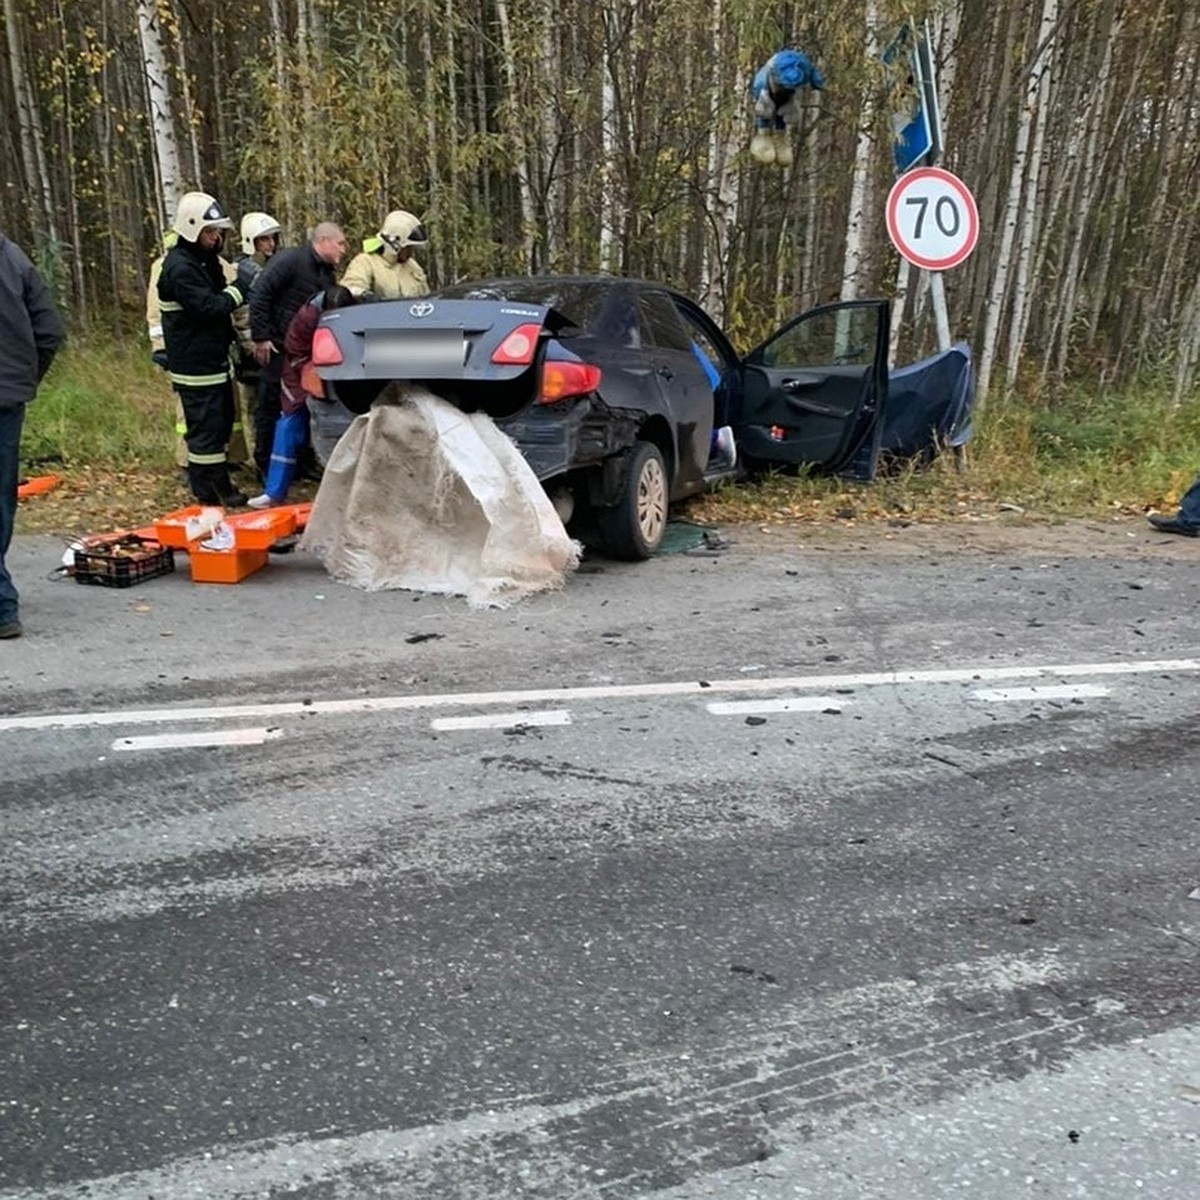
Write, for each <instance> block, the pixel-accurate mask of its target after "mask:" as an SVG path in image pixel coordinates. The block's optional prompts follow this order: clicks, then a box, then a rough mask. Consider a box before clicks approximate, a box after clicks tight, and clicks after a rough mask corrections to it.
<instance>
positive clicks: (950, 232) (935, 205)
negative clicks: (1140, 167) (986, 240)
mask: <svg viewBox="0 0 1200 1200" xmlns="http://www.w3.org/2000/svg"><path fill="white" fill-rule="evenodd" d="M887 227H888V236H889V237H890V238H891V239H892V245H894V246H895V247H896V249H897V250H899V251H900V253H901V254H902V255H903V256H904V257H905V258H907V259H908V261H909V262H910V263H912V264H913V265H914V266H918V267H923V268H924V269H925V270H927V271H946V270H949V269H950V268H951V267H957V266H958V264H959V263H961V262H962V261H963V260H964V259H966V258H967V256H968V255H969V254H970V253H971V251H972V250H974V249H975V244H976V242H978V241H979V210H978V209H977V208H976V206H975V197H974V196H972V195H971V190H970V188H968V187H967V185H966V184H965V183H963V181H962V180H961V179H959V178H958V176H957V175H953V174H951V173H950V172H949V171H946V170H943V169H942V168H941V167H918V168H917V169H916V170H914V171H907V172H905V173H904V174H903V175H901V176H900V178H899V179H897V180H896V182H895V184H894V185H893V186H892V190H891V192H890V193H888V200H887Z"/></svg>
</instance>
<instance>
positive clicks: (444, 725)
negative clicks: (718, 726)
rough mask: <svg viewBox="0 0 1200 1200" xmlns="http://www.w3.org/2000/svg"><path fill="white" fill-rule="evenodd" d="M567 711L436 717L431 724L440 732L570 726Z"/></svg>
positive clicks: (553, 710) (552, 710)
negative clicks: (535, 726)
mask: <svg viewBox="0 0 1200 1200" xmlns="http://www.w3.org/2000/svg"><path fill="white" fill-rule="evenodd" d="M570 723H571V714H570V713H569V712H567V711H566V710H565V709H561V708H560V709H547V710H545V711H543V712H508V713H480V714H479V715H478V716H474V717H435V718H434V719H433V720H432V721H431V722H430V724H431V725H432V726H433V728H434V729H436V730H438V731H439V732H442V731H449V730H454V729H517V728H520V727H521V726H534V725H570Z"/></svg>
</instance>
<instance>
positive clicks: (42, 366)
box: [25, 263, 66, 381]
mask: <svg viewBox="0 0 1200 1200" xmlns="http://www.w3.org/2000/svg"><path fill="white" fill-rule="evenodd" d="M25 308H26V309H27V310H28V312H29V322H30V324H31V325H32V326H33V344H34V346H36V347H37V358H38V380H39V381H40V380H41V378H42V376H43V375H45V374H46V372H47V371H48V370H50V364H51V363H52V362H53V361H54V355H55V354H56V353H57V352H58V348H59V346H61V345H62V343H63V338H64V337H65V336H66V333H65V331H64V329H63V323H62V318H61V317H60V316H59V315H58V309H56V308H55V307H54V298H53V297H52V296H51V295H50V289H49V288H48V287H47V286H46V283H45V280H43V279H42V277H41V276H40V275H39V274H38V273H37V271H36V270H35V268H34V266H33V264H32V263H30V264H29V268H28V270H27V271H26V274H25Z"/></svg>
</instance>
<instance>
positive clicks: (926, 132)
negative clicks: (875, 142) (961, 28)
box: [882, 25, 942, 175]
mask: <svg viewBox="0 0 1200 1200" xmlns="http://www.w3.org/2000/svg"><path fill="white" fill-rule="evenodd" d="M882 58H883V65H884V69H885V71H886V74H887V77H888V85H889V88H890V91H891V94H892V104H893V110H892V132H893V145H892V158H893V161H894V162H895V164H896V174H897V175H903V174H904V172H905V171H909V170H912V168H913V167H929V166H933V164H934V163H935V162H936V161H937V158H938V156H939V154H940V153H941V149H942V146H941V140H942V138H941V116H940V113H939V111H938V99H937V83H936V80H935V78H934V66H933V39H932V37H931V35H930V32H929V26H928V25H926V26H925V28H924V29H923V30H922V32H921V33H919V34H918V33H917V32H916V31H915V30H914V29H913V28H912V26H911V25H903V26H901V28H900V31H899V32H898V33H897V34H896V36H895V37H894V38H893V39H892V41H891V42H890V43H889V44H888V46H887V48H886V49H885V50H884V52H883V55H882Z"/></svg>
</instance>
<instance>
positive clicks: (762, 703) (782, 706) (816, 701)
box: [707, 696, 850, 717]
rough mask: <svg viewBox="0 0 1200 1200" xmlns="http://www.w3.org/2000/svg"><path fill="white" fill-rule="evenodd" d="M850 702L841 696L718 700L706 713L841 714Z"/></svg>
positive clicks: (737, 715)
mask: <svg viewBox="0 0 1200 1200" xmlns="http://www.w3.org/2000/svg"><path fill="white" fill-rule="evenodd" d="M848 703H850V701H848V700H846V699H844V698H843V697H841V696H790V697H788V698H787V699H785V700H718V701H716V702H715V703H713V704H709V705H708V706H707V707H708V711H709V712H710V713H712V714H713V715H714V716H718V717H740V716H742V715H743V714H753V713H784V712H825V711H827V710H832V711H834V712H841V711H842V709H843V708H845V707H846V705H847V704H848Z"/></svg>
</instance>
